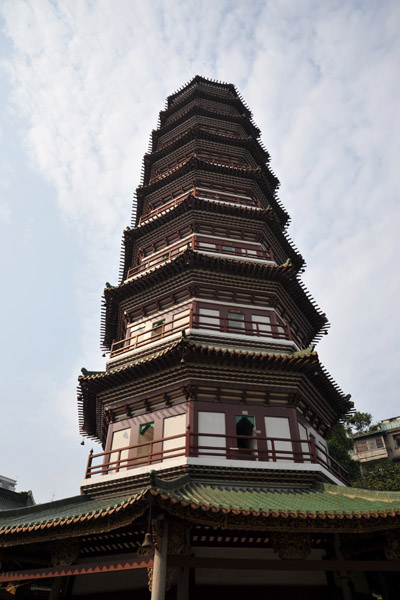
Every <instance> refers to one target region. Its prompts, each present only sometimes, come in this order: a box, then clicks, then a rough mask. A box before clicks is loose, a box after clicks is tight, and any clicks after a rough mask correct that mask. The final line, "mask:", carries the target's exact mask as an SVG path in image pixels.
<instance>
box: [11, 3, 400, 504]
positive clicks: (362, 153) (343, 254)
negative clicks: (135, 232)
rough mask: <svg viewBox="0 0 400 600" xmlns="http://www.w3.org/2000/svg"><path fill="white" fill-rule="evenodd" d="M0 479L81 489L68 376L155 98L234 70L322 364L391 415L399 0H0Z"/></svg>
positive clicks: (81, 362) (124, 218) (95, 342)
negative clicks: (313, 322)
mask: <svg viewBox="0 0 400 600" xmlns="http://www.w3.org/2000/svg"><path fill="white" fill-rule="evenodd" d="M0 15H1V22H0V25H1V33H0V50H1V59H0V77H1V79H0V99H1V106H2V109H1V111H0V245H1V248H0V249H1V252H0V264H1V274H2V286H1V287H2V293H1V295H0V303H1V312H0V318H1V327H2V334H3V335H2V342H3V344H2V352H1V354H2V356H1V362H0V365H1V371H2V372H1V378H0V398H1V408H2V435H1V438H0V456H1V458H2V460H1V463H0V473H1V474H3V475H5V476H8V477H14V478H18V489H19V490H25V489H32V490H33V493H34V495H35V497H36V499H37V500H38V501H42V502H43V501H47V500H51V499H52V498H53V497H54V498H61V497H64V496H68V495H73V494H76V493H78V492H79V483H80V480H81V478H82V476H83V472H84V468H85V463H86V458H87V454H88V451H89V449H90V448H91V447H92V446H93V447H95V449H96V446H95V445H93V444H92V443H91V442H90V441H89V442H88V441H87V442H86V445H85V446H80V436H79V432H78V424H77V410H76V381H77V376H78V375H79V372H80V368H81V367H83V366H85V367H86V368H89V369H99V370H100V369H102V368H103V366H104V359H103V358H102V356H101V352H100V350H99V325H100V299H101V295H102V290H103V287H104V283H105V282H106V281H110V282H111V283H116V281H117V275H118V262H119V251H120V241H121V234H122V230H123V229H124V227H125V226H126V225H127V224H129V222H130V214H131V201H132V195H133V192H134V189H135V188H136V186H137V185H138V184H139V181H140V169H141V160H142V157H143V154H144V152H145V151H146V150H147V147H148V140H149V135H150V132H151V130H152V129H153V128H155V127H156V125H157V116H158V112H159V110H161V109H162V108H163V106H164V101H165V98H166V96H167V95H168V94H171V93H173V92H174V91H175V90H176V89H177V88H179V87H180V86H181V85H183V84H184V83H185V82H187V81H188V80H190V79H191V78H192V77H193V76H194V75H196V74H200V75H204V76H206V77H211V78H215V79H218V80H222V81H229V82H232V83H235V85H236V86H237V88H238V89H239V91H240V92H241V93H242V95H243V97H244V99H245V100H246V102H247V103H248V105H249V107H250V109H251V110H252V111H253V113H254V119H255V122H256V123H257V125H258V126H259V127H260V129H261V131H262V139H263V142H264V144H265V145H266V147H267V148H268V150H269V151H270V153H271V157H272V163H271V164H272V168H273V169H274V171H275V172H276V174H277V175H278V177H279V179H280V181H281V189H280V199H281V201H282V202H283V204H284V205H285V207H286V208H287V210H288V212H289V213H290V215H291V217H292V224H291V226H290V228H289V233H290V235H291V237H292V238H293V240H294V242H295V244H296V246H297V247H298V248H299V250H300V251H301V252H302V254H303V255H304V257H305V259H306V261H307V269H306V272H305V274H304V276H303V280H304V282H305V284H306V285H307V287H308V289H309V290H310V292H311V294H312V295H313V296H314V298H315V299H316V301H317V302H318V304H319V306H320V307H321V308H322V310H323V311H325V312H326V313H327V316H328V318H329V320H330V322H331V324H332V327H331V330H330V333H329V335H328V336H326V337H325V338H324V339H323V341H322V342H321V343H320V344H319V346H318V348H317V349H318V351H319V354H320V357H321V360H322V362H323V364H324V365H325V366H326V368H327V369H328V371H329V372H330V373H331V374H332V375H333V377H334V378H335V379H336V381H337V382H338V384H339V385H340V386H341V388H342V389H343V390H344V391H345V392H346V393H351V394H352V398H353V400H354V402H355V404H356V407H357V409H358V410H363V411H369V412H371V413H372V414H373V416H374V417H375V419H381V418H385V417H390V416H394V415H398V414H400V407H399V402H398V385H397V375H398V370H399V366H398V365H399V363H400V356H399V354H400V350H399V347H398V344H397V335H398V323H397V320H398V319H397V309H398V297H399V295H400V294H399V292H400V290H399V287H400V285H399V277H398V274H397V271H398V267H397V260H398V256H399V254H400V248H399V245H400V244H399V241H398V238H399V235H398V223H399V221H400V219H399V217H400V214H399V213H400V208H399V206H400V205H399V202H398V170H399V168H398V162H399V139H400V131H399V130H400V124H399V111H398V98H399V97H400V82H399V78H398V76H397V73H398V64H399V60H400V39H399V36H398V31H399V28H400V4H399V3H398V2H396V1H393V2H391V1H389V0H381V1H380V2H377V1H369V0H365V1H363V2H357V1H334V0H325V1H324V2H320V1H319V0H274V1H264V2H260V1H254V0H253V1H252V2H251V3H247V2H244V1H224V0H220V1H219V2H214V1H212V0H203V1H201V0H197V1H196V2H195V1H189V2H188V1H186V2H183V1H182V0H168V1H167V0H165V1H160V0H159V1H154V2H151V3H150V2H147V0H114V1H113V2H109V1H108V0H97V1H96V2H92V1H84V0H74V1H67V0H64V1H62V2H61V1H56V0H53V1H52V2H49V1H47V0H35V1H33V0H31V1H23V0H11V1H8V0H2V2H1V3H0Z"/></svg>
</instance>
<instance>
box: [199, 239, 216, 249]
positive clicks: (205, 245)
mask: <svg viewBox="0 0 400 600" xmlns="http://www.w3.org/2000/svg"><path fill="white" fill-rule="evenodd" d="M198 248H199V250H210V251H213V250H216V249H217V245H216V244H212V243H211V242H202V241H200V240H199V242H198Z"/></svg>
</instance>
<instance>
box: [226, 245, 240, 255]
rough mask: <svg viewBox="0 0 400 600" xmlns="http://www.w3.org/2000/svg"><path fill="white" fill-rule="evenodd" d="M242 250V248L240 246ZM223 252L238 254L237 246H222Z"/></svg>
mask: <svg viewBox="0 0 400 600" xmlns="http://www.w3.org/2000/svg"><path fill="white" fill-rule="evenodd" d="M238 250H239V252H240V248H238ZM222 252H227V253H228V254H236V248H235V247H234V246H222Z"/></svg>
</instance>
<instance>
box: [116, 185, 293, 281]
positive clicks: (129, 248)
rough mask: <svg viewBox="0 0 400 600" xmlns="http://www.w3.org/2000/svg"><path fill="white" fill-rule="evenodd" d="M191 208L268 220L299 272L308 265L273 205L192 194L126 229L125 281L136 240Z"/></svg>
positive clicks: (123, 278)
mask: <svg viewBox="0 0 400 600" xmlns="http://www.w3.org/2000/svg"><path fill="white" fill-rule="evenodd" d="M189 210H200V211H206V214H207V216H208V215H210V214H216V215H225V216H233V217H238V218H243V219H248V220H250V221H252V220H254V217H255V216H256V217H257V221H264V222H265V223H266V225H267V227H268V228H269V229H271V231H272V233H273V234H274V236H275V237H276V238H277V240H278V242H279V243H280V244H281V246H282V247H283V249H284V251H285V252H286V255H287V256H288V257H289V258H290V259H291V261H292V263H293V265H294V267H295V269H296V271H299V270H300V269H301V268H302V267H303V266H304V259H303V257H302V256H301V255H300V254H299V253H298V251H297V249H296V248H295V246H294V245H293V242H292V241H291V239H290V238H289V237H288V236H287V234H286V233H285V232H284V231H282V228H281V226H280V224H279V222H278V221H277V219H276V216H275V213H274V211H273V210H272V208H266V209H263V210H261V211H260V210H257V209H254V208H251V207H246V206H239V205H238V206H232V205H230V204H226V203H223V202H208V201H207V200H202V199H201V198H198V197H196V196H192V195H190V196H188V197H187V198H185V200H183V201H182V202H180V203H179V204H177V205H176V206H174V208H173V209H171V210H170V211H168V212H165V213H164V214H161V215H160V216H158V217H157V219H150V220H149V221H146V222H145V223H144V224H143V225H141V226H140V227H135V228H132V229H131V228H129V229H125V231H124V238H123V243H124V248H125V252H124V253H123V256H124V261H125V262H124V263H123V264H121V272H122V280H125V279H126V277H127V274H128V270H129V268H130V267H131V266H132V265H131V257H132V254H133V247H134V244H135V242H136V240H137V239H139V238H141V237H143V236H144V235H146V234H148V233H150V232H152V231H157V230H159V229H160V228H161V227H163V226H164V225H166V224H167V223H172V222H173V220H175V219H176V218H178V217H180V216H182V215H184V214H187V213H188V211H189ZM203 216H204V215H203Z"/></svg>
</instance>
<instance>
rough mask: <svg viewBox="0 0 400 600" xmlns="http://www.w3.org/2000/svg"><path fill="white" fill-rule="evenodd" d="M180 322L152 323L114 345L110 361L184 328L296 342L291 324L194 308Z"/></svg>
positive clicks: (179, 319)
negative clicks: (265, 321) (194, 310)
mask: <svg viewBox="0 0 400 600" xmlns="http://www.w3.org/2000/svg"><path fill="white" fill-rule="evenodd" d="M260 316H261V315H260ZM177 321H179V324H178V325H177V324H176V323H174V321H173V319H170V320H168V321H167V320H166V319H165V320H162V317H160V318H159V320H158V321H156V322H155V323H154V324H153V327H152V329H147V330H145V331H140V332H135V333H134V334H133V335H131V336H130V337H126V338H124V339H123V340H118V341H117V342H113V344H112V346H111V353H110V358H113V357H114V356H118V355H120V354H123V353H125V352H130V351H131V350H136V349H137V348H141V347H142V346H145V345H146V344H149V343H151V342H155V341H159V340H161V339H163V338H167V337H169V336H171V335H173V334H174V333H178V332H179V331H182V330H183V329H185V328H189V329H198V330H205V331H207V332H209V331H216V332H220V333H232V334H235V335H249V336H254V337H262V338H269V339H271V338H272V339H278V340H288V341H291V340H293V336H292V334H291V331H290V327H289V324H288V323H283V324H274V323H271V324H268V323H264V322H261V321H256V320H254V321H253V320H252V321H248V320H240V319H234V318H232V317H230V318H223V317H218V316H210V315H206V316H205V315H202V314H200V313H195V312H193V310H192V309H190V311H189V312H188V314H187V315H186V317H182V316H178V318H177ZM295 341H296V340H295ZM297 345H298V344H297Z"/></svg>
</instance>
